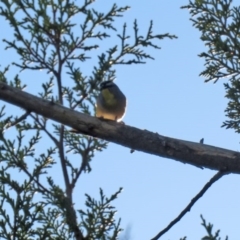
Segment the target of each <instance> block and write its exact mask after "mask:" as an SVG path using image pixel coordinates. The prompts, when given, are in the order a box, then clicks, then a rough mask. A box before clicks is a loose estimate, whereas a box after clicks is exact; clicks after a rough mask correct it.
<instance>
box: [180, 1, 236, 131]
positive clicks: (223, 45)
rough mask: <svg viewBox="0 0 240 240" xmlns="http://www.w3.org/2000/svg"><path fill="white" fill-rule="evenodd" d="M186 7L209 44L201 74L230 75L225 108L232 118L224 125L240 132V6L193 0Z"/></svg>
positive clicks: (212, 78)
mask: <svg viewBox="0 0 240 240" xmlns="http://www.w3.org/2000/svg"><path fill="white" fill-rule="evenodd" d="M183 8H187V9H189V11H190V14H191V16H192V18H191V20H192V21H193V26H194V27H196V28H197V29H198V30H199V31H200V32H201V40H202V41H203V42H204V43H205V45H206V46H207V48H208V51H207V52H203V53H201V54H200V55H199V56H200V57H202V58H204V59H205V66H206V69H205V70H204V71H202V72H201V74H200V75H201V76H204V77H205V79H206V80H205V81H206V82H208V81H214V82H216V81H218V80H219V79H220V78H229V83H227V84H224V86H225V89H226V97H227V98H228V99H229V103H228V107H227V109H226V111H225V112H226V116H227V117H228V118H230V120H228V121H225V122H224V123H223V127H226V128H233V129H234V130H235V131H236V132H238V133H239V132H240V125H239V123H240V114H239V94H240V88H239V80H240V75H239V74H240V72H239V69H240V63H239V56H240V50H239V45H240V41H239V39H240V7H239V6H238V7H235V6H232V0H222V1H218V0H201V1H190V2H189V4H188V5H187V6H184V7H183Z"/></svg>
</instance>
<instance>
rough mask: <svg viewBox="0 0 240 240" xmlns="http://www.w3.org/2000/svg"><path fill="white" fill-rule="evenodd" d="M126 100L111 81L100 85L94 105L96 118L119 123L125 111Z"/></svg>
mask: <svg viewBox="0 0 240 240" xmlns="http://www.w3.org/2000/svg"><path fill="white" fill-rule="evenodd" d="M126 105H127V99H126V97H125V95H124V94H123V93H122V91H121V90H120V89H119V87H118V86H117V85H116V84H115V83H113V82H112V81H105V82H102V83H101V84H100V94H99V95H98V98H97V103H96V117H98V118H103V119H109V120H114V121H117V122H120V121H121V120H122V119H123V117H124V115H125V111H126Z"/></svg>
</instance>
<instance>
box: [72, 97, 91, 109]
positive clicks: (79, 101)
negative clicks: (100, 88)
mask: <svg viewBox="0 0 240 240" xmlns="http://www.w3.org/2000/svg"><path fill="white" fill-rule="evenodd" d="M87 96H88V94H85V95H82V97H81V98H80V99H79V100H78V101H76V103H75V104H74V105H73V106H72V107H71V109H73V110H74V109H75V108H76V107H77V106H78V105H80V104H81V103H82V102H83V100H84V99H85V98H86V97H87Z"/></svg>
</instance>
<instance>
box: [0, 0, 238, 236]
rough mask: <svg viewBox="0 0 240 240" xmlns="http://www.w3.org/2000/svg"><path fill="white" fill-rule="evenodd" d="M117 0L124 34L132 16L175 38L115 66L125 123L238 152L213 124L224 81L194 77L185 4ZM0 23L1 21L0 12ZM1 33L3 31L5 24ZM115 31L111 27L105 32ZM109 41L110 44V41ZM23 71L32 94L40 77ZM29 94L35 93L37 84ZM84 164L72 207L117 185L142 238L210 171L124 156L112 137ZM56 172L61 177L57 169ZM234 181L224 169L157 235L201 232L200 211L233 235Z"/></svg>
mask: <svg viewBox="0 0 240 240" xmlns="http://www.w3.org/2000/svg"><path fill="white" fill-rule="evenodd" d="M79 2H82V1H79ZM114 2H115V1H113V0H108V1H103V0H98V1H96V3H95V4H93V5H92V7H94V6H96V8H97V9H99V10H102V11H108V9H110V7H111V6H112V4H113V3H114ZM118 2H119V3H118V6H125V5H129V6H131V9H130V10H128V11H127V12H126V13H125V14H124V16H123V18H119V19H118V21H117V22H116V23H115V24H114V25H115V27H116V28H118V29H120V30H119V31H120V32H121V31H122V25H123V23H125V22H126V23H127V26H128V34H132V33H133V30H132V27H133V21H134V19H137V20H138V23H139V30H140V32H141V33H142V34H145V33H146V32H147V30H148V26H149V22H150V20H153V22H154V27H153V31H154V33H156V34H157V33H158V34H159V33H160V34H163V33H167V32H168V33H171V34H175V35H177V36H178V39H175V40H170V39H164V40H162V41H161V42H160V46H161V47H162V49H161V50H159V51H157V50H154V49H148V53H149V54H151V55H152V56H153V57H154V58H155V60H154V61H152V60H148V61H147V64H145V65H132V66H118V67H117V68H116V69H117V80H116V83H117V84H118V86H119V87H120V88H121V89H122V91H123V92H124V93H125V95H126V96H127V99H128V108H127V114H126V117H125V118H124V122H125V124H127V125H130V126H134V127H137V128H140V129H147V130H149V131H152V132H158V133H159V134H160V135H164V136H167V137H173V138H179V139H183V140H187V141H194V142H199V140H200V139H201V138H202V137H204V139H205V143H206V144H209V145H213V146H217V147H222V148H226V149H231V150H234V151H239V148H240V147H239V139H240V137H239V135H237V134H235V133H234V131H233V130H226V129H224V128H221V125H222V123H223V121H224V120H226V117H225V114H224V110H225V108H226V106H227V99H226V98H225V97H224V96H225V90H224V87H223V82H224V81H226V80H221V81H219V82H217V83H216V84H213V83H211V82H210V83H204V79H203V78H201V77H199V73H200V72H201V71H202V70H204V61H203V59H200V58H199V57H198V56H197V55H198V54H199V53H201V52H202V51H204V50H205V47H204V44H203V42H202V41H201V40H200V38H199V37H200V33H199V32H198V31H197V30H196V29H195V28H194V27H193V26H192V22H190V20H189V18H190V14H189V13H188V10H182V9H180V7H181V6H182V5H186V4H187V3H188V1H187V0H178V1H156V0H148V1H145V0H143V1H127V0H122V1H118ZM120 4H121V5H120ZM0 21H1V23H2V24H3V23H4V22H3V19H2V18H1V20H0ZM5 26H8V25H5ZM7 31H11V30H10V29H9V27H8V29H7V28H6V32H7ZM4 34H5V32H3V35H4ZM9 34H10V33H9ZM116 34H117V33H113V36H115V35H116ZM3 37H7V35H6V36H5V35H4V36H3ZM115 40H116V38H114V40H111V41H112V42H111V41H110V43H111V44H112V45H115V44H116V42H114V41H115ZM0 46H1V54H5V55H4V59H5V63H7V61H9V62H11V61H13V60H14V56H16V55H14V52H13V51H8V52H7V54H6V52H5V53H4V52H3V50H2V49H3V48H4V45H2V44H1V45H0ZM104 47H109V45H106V44H105V45H104V44H103V47H102V48H101V49H99V50H97V51H96V54H99V53H101V52H102V49H104ZM5 56H6V57H5ZM80 67H81V66H80ZM92 67H93V66H92V65H90V64H85V65H84V67H81V68H82V70H83V72H84V73H85V74H89V73H91V71H92ZM36 73H37V74H38V76H37V75H36ZM24 74H25V73H22V75H21V74H20V77H23V76H27V75H24ZM28 74H30V75H28V77H30V76H31V81H29V82H28V80H27V81H26V83H27V84H29V88H28V89H26V91H29V92H32V91H34V90H35V89H33V87H34V86H35V85H36V81H37V79H38V78H41V77H42V75H41V73H40V72H39V73H38V72H31V73H28ZM33 76H34V77H33ZM32 78H34V79H32ZM42 81H44V80H42ZM36 92H39V91H38V90H37V88H36ZM1 104H2V102H1ZM43 150H44V149H43ZM39 151H40V152H41V149H40V150H39ZM91 166H92V172H91V173H90V174H85V175H84V176H81V177H80V181H79V184H78V186H77V188H76V189H75V193H74V200H75V203H76V205H77V206H78V204H79V206H82V204H83V203H84V202H85V198H84V193H88V194H90V195H91V196H95V197H96V198H98V197H99V188H100V187H101V188H103V189H104V191H105V193H106V195H107V196H110V195H111V194H113V193H114V192H116V191H117V190H118V188H119V187H123V188H124V191H123V192H122V193H121V194H120V195H119V198H118V199H117V200H116V201H115V202H114V203H113V204H114V205H115V206H116V208H117V209H118V213H117V215H116V217H117V218H120V217H121V218H122V227H123V228H126V227H127V226H130V239H131V240H149V239H151V238H152V237H154V236H155V235H156V234H157V233H158V232H159V231H160V230H162V229H163V228H165V227H166V226H167V225H168V224H169V223H170V222H171V221H172V220H173V219H174V218H175V217H177V216H178V215H179V213H180V212H181V211H182V210H183V208H185V207H186V205H187V204H188V203H189V202H190V200H191V199H192V198H193V197H194V196H195V195H196V194H197V193H198V192H199V190H200V189H201V188H202V187H203V186H204V185H205V183H206V182H207V181H209V179H210V178H211V177H212V176H213V175H214V174H215V173H216V172H215V171H212V170H208V169H204V170H200V169H199V168H196V167H193V166H191V165H187V164H182V163H179V162H177V161H175V160H171V159H165V158H160V157H157V156H153V155H149V154H145V153H142V152H137V151H135V152H134V153H133V154H131V153H130V149H128V148H125V147H122V146H119V145H116V144H113V143H110V144H109V147H108V149H107V150H105V151H104V152H101V153H97V154H96V157H95V159H93V161H92V165H91ZM56 172H57V171H56ZM59 178H62V175H61V174H59ZM61 181H62V180H61ZM239 186H240V177H239V176H238V175H233V174H231V175H228V176H225V177H223V178H222V179H220V181H218V182H217V183H215V184H214V185H213V186H212V187H211V188H210V189H209V190H208V191H207V193H206V194H205V195H204V196H203V197H202V198H201V199H200V200H199V201H198V202H197V203H196V204H195V205H194V206H193V208H192V209H191V211H190V212H189V213H187V214H186V215H185V216H184V217H183V219H182V220H181V221H180V222H179V223H177V224H176V225H175V226H174V227H173V228H172V229H171V230H170V231H169V232H168V233H166V234H165V235H164V236H163V237H162V238H161V239H164V240H168V239H169V240H170V239H171V240H178V239H180V238H181V237H184V236H187V239H201V238H202V237H203V236H205V234H206V232H205V230H204V228H203V227H202V226H201V224H200V223H201V219H200V214H203V216H204V218H205V219H206V220H207V222H211V223H213V224H214V232H216V230H217V229H220V230H221V232H220V236H221V237H222V239H224V238H225V236H226V235H228V236H229V239H238V238H239V235H240V233H239V220H240V207H239V202H240V192H239Z"/></svg>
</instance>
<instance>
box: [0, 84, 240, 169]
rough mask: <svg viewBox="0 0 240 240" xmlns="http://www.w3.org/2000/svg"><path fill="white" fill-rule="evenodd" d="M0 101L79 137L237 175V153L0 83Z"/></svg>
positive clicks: (238, 165)
mask: <svg viewBox="0 0 240 240" xmlns="http://www.w3.org/2000/svg"><path fill="white" fill-rule="evenodd" d="M0 99H2V100H4V101H6V102H9V103H11V104H13V105H16V106H19V107H21V108H24V109H26V110H27V111H32V112H35V113H37V114H40V115H42V116H44V117H46V118H50V119H52V120H54V121H57V122H59V123H62V124H64V125H67V126H70V127H72V128H73V129H76V130H78V131H79V132H81V133H82V134H86V135H90V136H93V137H97V138H101V139H104V140H107V141H110V142H114V143H116V144H120V145H122V146H125V147H128V148H130V149H133V150H137V151H142V152H146V153H150V154H154V155H157V156H160V157H164V158H170V159H174V160H176V161H180V162H182V163H188V164H191V165H194V166H197V167H205V168H209V169H213V170H218V171H228V172H230V173H240V153H239V152H236V151H231V150H227V149H223V148H218V147H213V146H210V145H206V144H201V143H195V142H189V141H184V140H180V139H175V138H169V137H165V136H161V135H159V134H158V133H153V132H150V131H147V130H140V129H137V128H134V127H130V126H127V125H123V124H119V123H116V122H114V121H106V120H100V119H97V118H95V117H91V116H89V115H87V114H83V113H80V112H76V111H73V110H71V109H68V108H66V107H63V106H61V105H58V104H56V103H54V102H50V101H47V100H44V99H41V98H39V97H36V96H34V95H31V94H29V93H26V92H23V91H21V90H20V89H17V88H14V87H10V86H8V85H7V84H6V83H3V82H0Z"/></svg>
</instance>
